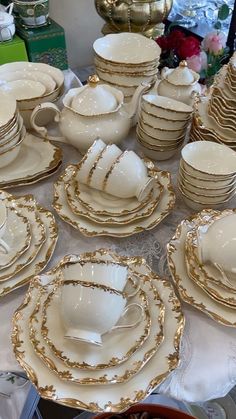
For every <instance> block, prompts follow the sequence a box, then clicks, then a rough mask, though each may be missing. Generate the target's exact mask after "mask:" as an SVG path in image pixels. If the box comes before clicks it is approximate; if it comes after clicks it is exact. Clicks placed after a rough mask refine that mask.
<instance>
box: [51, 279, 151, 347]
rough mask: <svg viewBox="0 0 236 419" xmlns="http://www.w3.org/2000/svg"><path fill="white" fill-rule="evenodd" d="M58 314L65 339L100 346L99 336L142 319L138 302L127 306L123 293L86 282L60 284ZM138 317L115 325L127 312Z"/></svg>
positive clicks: (142, 313)
mask: <svg viewBox="0 0 236 419" xmlns="http://www.w3.org/2000/svg"><path fill="white" fill-rule="evenodd" d="M59 287H60V288H61V314H62V320H63V322H64V326H65V335H64V337H65V338H68V339H73V340H77V341H82V342H87V343H92V344H95V345H102V335H103V334H105V333H107V332H111V331H114V330H120V329H129V328H131V327H135V326H137V325H138V324H139V323H140V321H141V320H142V318H143V316H144V310H143V307H142V306H141V305H139V304H137V303H132V304H129V305H128V306H126V302H127V299H126V296H125V294H124V293H122V292H120V291H117V290H115V289H113V288H110V287H108V286H106V285H102V284H96V283H94V282H85V281H73V280H70V281H61V283H60V284H59ZM134 307H136V308H137V309H138V311H139V316H138V319H137V321H136V322H134V323H133V324H122V325H117V323H118V321H119V319H120V318H123V317H124V316H125V314H127V312H128V311H129V310H130V309H133V308H134Z"/></svg>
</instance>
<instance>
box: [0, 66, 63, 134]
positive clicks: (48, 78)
mask: <svg viewBox="0 0 236 419" xmlns="http://www.w3.org/2000/svg"><path fill="white" fill-rule="evenodd" d="M0 87H1V89H3V90H5V91H6V92H8V93H10V94H11V95H12V96H13V97H14V98H15V99H16V100H17V106H18V109H19V111H20V114H21V116H22V118H23V120H24V124H25V126H26V128H30V116H31V113H32V111H33V109H34V108H35V107H36V106H37V105H39V104H41V103H43V102H54V101H56V100H57V99H58V98H59V97H60V96H61V95H62V93H63V90H64V75H63V72H62V71H61V70H59V69H58V68H54V67H51V66H50V65H48V64H43V63H28V62H13V63H9V64H4V65H1V66H0ZM50 119H52V114H50V113H49V115H48V112H46V113H44V119H43V120H42V121H40V125H44V124H46V123H48V122H49V120H50Z"/></svg>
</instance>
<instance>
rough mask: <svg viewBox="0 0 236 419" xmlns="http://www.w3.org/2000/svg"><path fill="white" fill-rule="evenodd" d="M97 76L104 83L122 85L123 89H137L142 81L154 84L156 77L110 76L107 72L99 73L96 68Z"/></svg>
mask: <svg viewBox="0 0 236 419" xmlns="http://www.w3.org/2000/svg"><path fill="white" fill-rule="evenodd" d="M96 72H97V75H98V76H99V78H102V79H103V80H105V82H106V83H112V84H116V85H118V86H119V85H123V86H125V87H135V86H136V87H137V86H139V85H140V84H141V83H143V82H144V81H146V82H147V83H154V81H155V80H156V78H157V76H156V75H152V76H146V75H140V76H136V75H134V76H127V74H122V75H116V74H110V73H107V72H101V71H100V70H99V69H98V68H97V69H96Z"/></svg>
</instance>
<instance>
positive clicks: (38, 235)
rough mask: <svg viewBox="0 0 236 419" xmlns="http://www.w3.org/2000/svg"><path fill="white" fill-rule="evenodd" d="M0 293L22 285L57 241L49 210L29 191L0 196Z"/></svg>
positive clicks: (43, 264)
mask: <svg viewBox="0 0 236 419" xmlns="http://www.w3.org/2000/svg"><path fill="white" fill-rule="evenodd" d="M0 198H1V200H0V253H1V255H0V296H1V297H2V296H4V295H6V294H8V293H9V292H11V291H13V290H14V289H16V288H19V287H22V286H23V285H26V284H27V283H29V281H30V280H31V279H32V278H33V277H34V276H35V275H37V274H39V273H40V272H41V271H42V270H43V269H44V268H45V267H46V265H47V264H48V262H49V260H50V258H51V256H52V254H53V252H54V249H55V246H56V242H57V237H58V232H57V225H56V222H55V219H54V216H53V214H52V213H51V212H50V211H48V210H46V209H45V208H42V207H41V206H40V205H39V204H38V203H37V202H36V200H35V199H34V197H33V196H32V195H25V196H20V197H16V196H13V195H10V194H8V193H6V192H3V191H2V192H1V196H0Z"/></svg>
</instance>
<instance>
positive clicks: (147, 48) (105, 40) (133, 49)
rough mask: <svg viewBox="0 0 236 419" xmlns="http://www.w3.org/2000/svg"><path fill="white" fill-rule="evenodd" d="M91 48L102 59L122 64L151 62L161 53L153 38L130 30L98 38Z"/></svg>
mask: <svg viewBox="0 0 236 419" xmlns="http://www.w3.org/2000/svg"><path fill="white" fill-rule="evenodd" d="M93 49H94V51H95V53H96V54H97V55H98V56H99V57H101V58H103V59H104V60H108V61H111V62H114V63H119V64H122V63H123V64H124V65H125V64H133V65H137V64H144V63H147V62H151V61H154V60H157V59H159V56H160V54H161V49H160V47H159V46H158V45H157V43H156V42H155V41H154V40H152V39H149V38H146V37H144V36H143V35H140V34H136V33H130V32H128V33H127V32H123V33H118V34H109V35H106V36H104V37H102V38H99V39H97V40H96V41H95V42H94V44H93ZM140 51H142V53H140Z"/></svg>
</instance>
